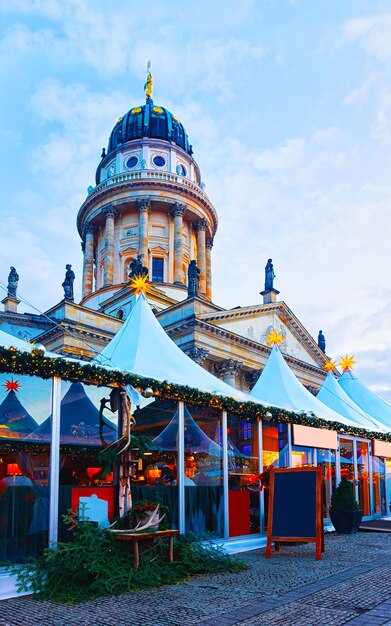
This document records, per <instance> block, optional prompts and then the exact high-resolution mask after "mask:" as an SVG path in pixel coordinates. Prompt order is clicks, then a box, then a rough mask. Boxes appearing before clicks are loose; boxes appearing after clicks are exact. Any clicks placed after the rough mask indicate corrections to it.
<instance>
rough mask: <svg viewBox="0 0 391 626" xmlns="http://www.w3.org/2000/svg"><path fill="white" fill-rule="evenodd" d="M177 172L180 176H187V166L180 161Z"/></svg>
mask: <svg viewBox="0 0 391 626" xmlns="http://www.w3.org/2000/svg"><path fill="white" fill-rule="evenodd" d="M176 173H177V174H179V176H186V168H185V167H184V166H183V165H182V164H181V163H179V165H177V166H176Z"/></svg>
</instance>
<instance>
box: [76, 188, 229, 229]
mask: <svg viewBox="0 0 391 626" xmlns="http://www.w3.org/2000/svg"><path fill="white" fill-rule="evenodd" d="M173 178H175V176H173ZM129 188H131V189H134V190H137V191H138V190H146V191H149V190H152V189H155V188H158V189H159V190H162V191H166V192H177V193H178V194H181V195H183V194H185V195H186V196H187V197H188V198H193V199H194V200H195V201H196V202H198V203H199V204H200V205H202V206H203V207H204V209H205V210H206V211H207V212H208V214H209V216H210V218H211V223H212V224H213V231H214V232H216V230H217V226H218V218H217V213H216V210H215V208H214V206H213V205H212V203H211V202H210V200H209V198H208V197H207V195H206V194H205V193H204V192H203V191H202V189H198V188H197V185H195V184H194V183H191V186H188V185H185V184H181V183H178V182H177V181H174V180H164V179H160V178H152V177H151V178H148V177H146V178H135V179H129V178H128V177H127V176H126V175H118V182H115V183H113V182H112V183H111V184H110V185H107V186H102V187H101V188H99V186H98V189H96V191H93V192H92V193H91V194H90V195H89V196H88V197H87V198H86V199H85V201H84V202H83V204H82V206H81V207H80V209H79V212H78V215H77V228H78V230H79V233H81V228H82V225H83V219H84V216H85V214H86V212H87V210H89V209H90V208H91V207H94V205H96V204H97V203H99V202H101V201H102V199H103V198H105V197H109V198H110V197H111V196H112V195H113V193H119V192H121V191H123V190H129ZM127 200H128V201H129V202H134V199H132V198H131V197H129V198H128V199H127ZM120 202H121V203H123V202H124V199H121V200H120Z"/></svg>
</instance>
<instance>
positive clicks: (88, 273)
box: [82, 224, 95, 298]
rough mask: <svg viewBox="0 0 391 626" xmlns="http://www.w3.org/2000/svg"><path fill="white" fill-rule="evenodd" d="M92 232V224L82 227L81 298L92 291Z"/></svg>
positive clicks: (93, 230) (93, 229)
mask: <svg viewBox="0 0 391 626" xmlns="http://www.w3.org/2000/svg"><path fill="white" fill-rule="evenodd" d="M94 233H95V226H94V225H93V224H87V225H86V226H85V228H84V241H83V244H84V246H83V252H84V260H83V292H82V297H83V298H85V297H86V296H89V295H90V293H92V286H93V274H94Z"/></svg>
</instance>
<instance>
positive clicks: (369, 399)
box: [338, 370, 391, 431]
mask: <svg viewBox="0 0 391 626" xmlns="http://www.w3.org/2000/svg"><path fill="white" fill-rule="evenodd" d="M338 383H339V384H340V385H341V387H342V389H343V390H344V392H345V393H346V394H347V395H348V396H349V397H350V398H351V399H352V400H353V401H354V402H355V403H356V404H358V406H359V407H360V408H361V409H362V410H363V411H365V413H367V414H368V415H370V416H371V417H373V418H374V419H375V420H377V421H379V422H380V423H381V424H384V426H385V427H386V429H387V431H391V405H389V404H388V403H387V402H385V400H382V398H379V396H377V395H376V394H375V393H373V391H371V390H370V389H368V387H366V386H365V385H363V383H362V382H361V381H360V380H359V379H358V378H357V376H354V374H353V373H352V371H351V370H346V371H345V372H344V373H343V374H342V376H341V377H340V378H339V380H338Z"/></svg>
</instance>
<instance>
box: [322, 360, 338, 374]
mask: <svg viewBox="0 0 391 626" xmlns="http://www.w3.org/2000/svg"><path fill="white" fill-rule="evenodd" d="M323 367H324V369H325V370H326V372H334V370H335V368H336V367H337V364H336V363H335V361H332V360H331V359H329V361H327V363H325V364H324V365H323Z"/></svg>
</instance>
